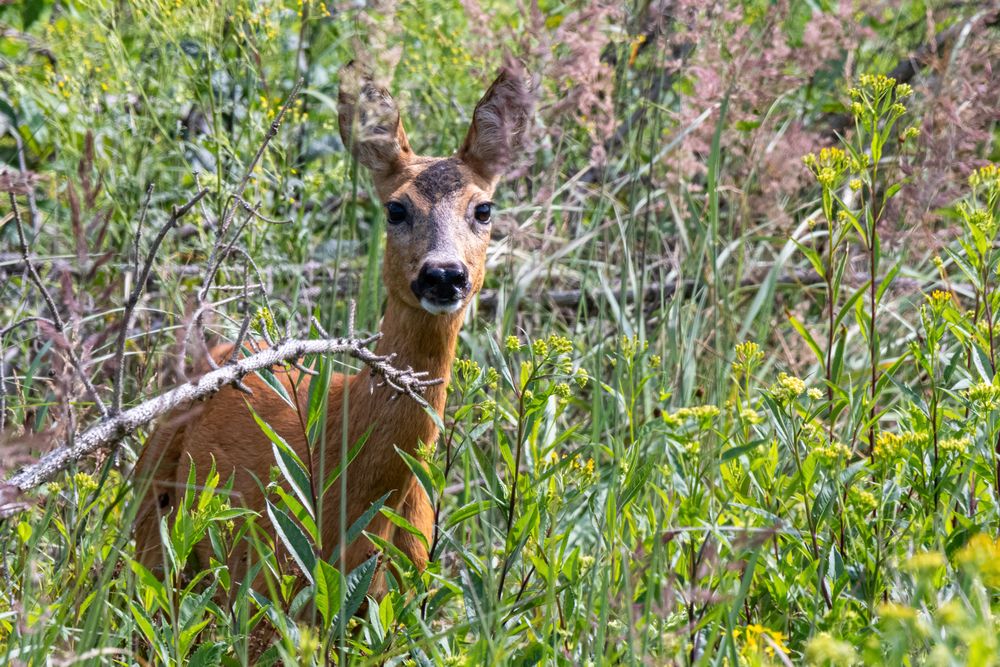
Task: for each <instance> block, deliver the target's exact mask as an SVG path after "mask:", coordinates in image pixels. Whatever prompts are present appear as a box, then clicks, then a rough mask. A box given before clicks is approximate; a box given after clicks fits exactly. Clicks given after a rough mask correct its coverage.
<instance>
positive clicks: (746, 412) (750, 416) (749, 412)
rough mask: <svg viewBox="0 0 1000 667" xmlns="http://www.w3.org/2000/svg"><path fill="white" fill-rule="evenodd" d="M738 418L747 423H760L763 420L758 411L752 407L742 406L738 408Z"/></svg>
mask: <svg viewBox="0 0 1000 667" xmlns="http://www.w3.org/2000/svg"><path fill="white" fill-rule="evenodd" d="M740 419H742V420H743V421H745V422H747V423H748V424H760V423H762V422H763V421H764V418H763V417H762V416H761V415H760V413H759V412H757V411H756V410H754V409H752V408H743V409H742V410H740Z"/></svg>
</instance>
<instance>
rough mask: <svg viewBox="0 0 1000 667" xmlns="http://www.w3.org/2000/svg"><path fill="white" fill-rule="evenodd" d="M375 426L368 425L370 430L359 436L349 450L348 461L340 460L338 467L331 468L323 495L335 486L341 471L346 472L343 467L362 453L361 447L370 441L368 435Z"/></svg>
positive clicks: (324, 485)
mask: <svg viewBox="0 0 1000 667" xmlns="http://www.w3.org/2000/svg"><path fill="white" fill-rule="evenodd" d="M373 428H374V425H373V426H370V427H368V430H367V431H365V433H364V435H362V436H361V437H360V438H358V441H357V442H356V443H354V446H353V447H351V449H350V451H349V452H347V461H342V462H338V463H337V467H335V468H334V469H333V470H331V471H330V474H329V475H327V478H326V481H324V482H323V495H324V496H326V492H327V491H329V490H330V487H331V486H333V484H334V482H336V481H337V480H338V479H340V475H341V473H343V472H344V469H343V468H344V466H345V465H346V466H350V465H351V463H353V462H354V459H355V458H357V456H358V454H360V453H361V448H362V447H364V446H365V443H366V442H368V436H370V435H371V433H372V429H373Z"/></svg>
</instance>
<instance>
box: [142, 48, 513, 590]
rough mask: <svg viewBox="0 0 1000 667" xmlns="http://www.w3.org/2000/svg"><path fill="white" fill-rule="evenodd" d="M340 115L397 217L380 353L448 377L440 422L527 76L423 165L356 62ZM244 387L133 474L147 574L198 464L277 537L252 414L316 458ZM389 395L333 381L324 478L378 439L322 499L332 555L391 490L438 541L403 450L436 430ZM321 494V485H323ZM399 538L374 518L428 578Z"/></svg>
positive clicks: (410, 543)
mask: <svg viewBox="0 0 1000 667" xmlns="http://www.w3.org/2000/svg"><path fill="white" fill-rule="evenodd" d="M338 113H339V124H340V134H341V137H342V138H343V141H344V145H345V146H347V147H349V148H350V149H351V150H352V151H353V154H354V155H355V156H356V158H357V160H358V161H359V162H360V163H361V164H363V165H364V166H365V167H367V168H368V169H369V170H370V171H371V173H372V177H373V179H374V184H375V189H376V191H377V193H378V197H379V198H380V199H381V201H382V203H383V204H384V205H385V211H386V216H387V219H388V223H387V225H386V226H387V240H386V249H385V261H384V265H383V280H384V282H385V286H386V290H387V305H386V309H385V315H384V317H383V320H382V325H381V331H382V334H383V336H382V338H381V339H380V340H379V342H378V345H377V348H376V352H377V353H378V354H395V359H394V365H398V366H400V367H404V368H405V367H407V366H410V367H412V368H413V369H415V370H418V371H421V370H422V371H427V372H428V373H429V374H430V376H431V377H437V378H442V379H443V380H444V383H443V384H439V385H436V386H432V387H429V388H428V389H427V391H426V394H425V398H426V400H427V402H428V403H429V404H430V406H431V407H432V408H433V409H434V410H436V411H437V413H438V415H442V414H443V411H444V406H445V393H446V386H447V382H448V379H449V376H450V371H451V365H452V361H453V360H454V356H455V344H456V341H457V338H458V333H459V329H460V328H461V326H462V321H463V318H464V313H465V309H466V307H467V306H468V304H469V302H470V300H471V299H472V298H473V296H474V295H475V294H476V293H477V292H478V290H479V289H480V287H482V284H483V274H484V271H485V261H486V250H487V245H488V243H489V240H490V216H491V209H492V203H491V201H490V198H491V197H492V195H493V191H494V188H495V187H496V185H497V182H498V181H499V179H500V177H501V175H502V174H503V172H504V170H505V168H507V167H508V166H509V165H510V164H511V162H512V158H513V157H514V155H515V154H516V153H517V151H518V150H519V148H520V144H521V139H522V137H523V134H524V130H525V128H526V125H527V123H528V120H529V117H530V114H531V95H530V92H529V86H528V81H527V77H526V74H525V72H524V70H523V68H522V67H521V66H519V65H516V64H511V65H505V66H504V67H503V68H502V69H501V71H500V74H499V76H498V77H497V79H496V80H495V81H494V82H493V85H492V86H490V88H489V90H488V91H487V92H486V94H485V95H484V96H483V98H482V99H481V100H480V101H479V103H478V104H477V105H476V109H475V111H474V113H473V118H472V124H471V127H470V128H469V130H468V134H467V136H466V138H465V141H464V143H463V145H462V147H461V149H460V150H459V151H458V153H457V154H455V155H453V156H452V157H447V158H434V157H421V156H418V155H416V154H414V152H413V150H412V149H411V148H410V143H409V141H408V140H407V138H406V133H405V132H404V131H403V125H402V122H401V119H400V114H399V110H398V109H397V107H396V105H395V103H394V102H393V100H392V97H390V95H389V94H388V92H386V91H385V90H384V89H381V88H379V87H378V86H377V85H376V84H375V83H374V82H373V80H372V78H371V74H370V73H367V72H364V71H362V68H360V67H359V66H357V65H354V64H348V65H346V66H345V67H344V68H342V69H341V84H340V93H339V97H338ZM216 354H217V355H218V356H219V357H220V358H228V355H229V351H228V350H227V349H220V350H217V352H216ZM275 375H276V376H277V377H278V378H279V379H280V380H281V382H282V383H283V384H284V386H285V388H286V390H287V391H288V393H289V395H291V394H292V393H293V391H295V390H293V384H292V382H293V380H296V386H297V387H298V390H297V396H298V400H299V401H300V404H303V405H304V404H305V403H304V401H306V400H307V397H308V383H309V382H308V381H309V377H308V376H305V375H303V376H299V375H298V374H297V373H294V372H289V373H276V374H275ZM244 383H245V384H246V385H247V386H248V387H249V388H250V389H251V390H252V391H253V393H252V395H249V396H248V395H246V394H245V393H242V392H240V391H238V390H236V389H234V388H232V387H227V388H224V389H222V390H221V391H219V392H218V393H217V394H216V395H215V396H213V397H212V398H210V399H208V400H206V401H203V402H200V403H196V404H193V405H190V406H186V407H184V408H183V409H178V410H175V411H174V412H173V413H171V414H170V415H168V416H167V417H165V418H164V420H163V422H162V423H161V424H160V425H159V427H158V428H157V429H156V431H155V432H154V433H153V435H152V436H151V438H150V440H149V442H148V444H147V445H146V447H145V449H144V451H143V453H142V456H141V457H140V460H139V463H138V465H137V471H136V477H137V479H138V480H145V481H146V483H147V485H148V490H146V491H145V492H144V493H145V495H144V496H143V498H142V501H141V504H140V508H139V513H138V515H137V519H136V524H135V539H136V553H137V559H138V560H139V561H140V562H141V563H142V564H143V565H145V566H146V567H147V568H149V569H151V570H154V571H159V570H161V569H162V563H163V552H162V545H161V537H160V531H159V519H160V517H161V516H163V515H165V514H168V513H170V512H172V511H173V509H174V507H175V506H176V504H177V501H178V494H183V489H184V487H185V485H186V482H187V476H188V471H189V465H190V463H191V462H193V463H194V465H195V470H196V474H197V475H198V477H199V481H200V480H202V479H204V475H205V473H206V472H207V471H208V470H209V469H210V467H211V465H212V463H213V461H214V464H215V466H216V469H217V470H218V472H219V474H220V476H221V478H222V479H223V480H225V479H227V478H228V477H229V475H230V474H233V475H234V478H233V479H234V482H233V491H234V492H235V494H237V497H238V503H239V504H241V505H243V506H245V507H248V508H250V509H253V510H256V511H257V512H258V513H259V514H260V515H261V517H262V519H261V521H262V522H263V525H264V526H265V527H266V528H267V530H268V531H270V532H271V534H272V536H273V529H272V528H271V527H270V526H269V524H267V523H266V516H267V515H266V513H265V512H264V511H263V510H264V506H265V502H264V495H263V493H262V492H261V490H260V488H259V486H258V481H257V480H260V481H261V482H262V483H266V482H267V480H268V478H269V473H270V469H271V467H272V466H273V465H274V464H275V460H274V455H273V452H272V446H271V443H270V441H269V439H268V438H267V436H266V435H265V434H264V433H263V432H262V431H261V429H260V427H259V426H258V425H257V424H256V423H255V421H254V419H253V417H252V415H251V412H250V410H248V408H247V403H249V404H250V406H252V407H253V409H254V410H255V411H256V412H257V414H258V415H260V417H261V418H262V419H263V420H264V421H266V422H267V423H268V424H270V426H271V427H272V428H273V429H274V430H275V431H276V432H277V433H278V434H280V435H281V436H282V437H284V438H285V440H286V441H287V442H288V443H289V444H290V445H291V446H292V447H293V448H294V449H295V450H296V452H297V453H298V454H299V456H300V457H302V459H303V461H306V457H307V448H306V438H305V435H304V430H305V429H304V427H303V425H302V422H301V421H300V417H299V415H298V414H297V413H296V410H295V409H293V408H292V407H290V406H289V405H288V404H287V403H286V402H285V401H284V400H283V399H282V398H280V397H279V396H278V395H277V394H276V393H275V391H274V390H273V389H271V388H270V387H269V386H267V385H266V384H265V382H264V381H263V380H262V379H261V378H259V377H258V376H255V375H254V376H249V377H247V378H246V379H245V380H244ZM345 397H347V406H346V415H345V413H344V400H345ZM393 397H394V391H393V390H392V389H391V388H389V387H387V386H375V384H374V383H373V381H372V379H371V376H370V373H368V372H361V373H359V374H357V375H335V376H334V377H333V378H332V379H331V383H330V388H329V403H328V410H327V414H328V420H327V437H326V439H325V443H326V445H325V447H326V451H325V452H322V453H321V452H319V451H313V452H312V459H313V465H314V467H315V469H317V470H318V469H319V461H320V457H321V456H323V459H322V460H324V461H325V462H326V465H327V468H328V470H329V469H330V468H331V467H332V466H333V465H336V463H337V462H339V461H340V460H341V442H343V441H344V438H343V437H342V429H344V430H346V442H347V443H348V446H351V445H353V444H354V443H356V442H358V441H359V439H360V438H362V437H363V436H364V435H365V434H366V433H368V439H367V441H366V443H365V444H364V446H363V447H362V448H361V450H360V453H359V454H358V456H357V458H355V460H354V461H353V462H352V463H351V465H350V467H349V468H348V469H347V473H346V475H347V481H346V485H347V497H346V498H343V499H342V498H341V497H340V483H339V482H338V483H337V484H334V485H333V487H332V488H331V489H330V491H329V492H328V493H327V494H326V497H324V498H323V499H322V501H321V502H322V504H323V508H322V525H321V526H320V533H321V537H322V544H323V550H324V551H325V552H326V553H325V554H324V556H325V557H329V555H330V553H331V552H332V551H333V549H334V547H336V546H337V539H338V535H340V529H341V526H340V523H339V522H340V517H341V511H340V510H341V502H343V503H344V504H345V507H346V524H345V527H344V529H345V530H346V527H347V526H350V525H351V524H352V523H353V522H354V521H355V520H356V519H358V517H360V516H361V515H362V514H363V513H364V512H365V510H367V509H368V508H369V507H371V505H372V503H373V502H374V501H376V500H377V499H379V498H381V497H382V496H383V495H384V494H385V493H387V492H391V495H390V497H389V501H388V502H387V505H388V506H391V507H393V508H395V510H396V511H397V512H399V513H400V514H402V515H403V516H404V517H406V519H407V520H409V521H410V523H411V524H413V525H414V526H416V527H417V528H419V529H420V531H422V532H423V534H424V535H425V536H426V537H427V539H428V542H429V541H430V539H431V535H432V531H433V522H434V513H433V509H432V507H431V504H430V501H429V500H428V498H427V496H426V495H425V493H424V491H423V489H422V487H421V486H420V484H419V482H417V480H416V478H415V477H414V476H413V474H412V472H411V471H410V469H409V468H408V467H407V465H406V464H405V462H404V461H403V459H402V458H401V457H400V456H399V454H398V453H397V452H396V451H395V449H394V447H399V448H400V449H401V450H404V451H406V452H408V453H411V454H413V453H415V451H416V449H417V447H418V443H421V442H423V443H430V442H432V441H433V440H434V439H435V438H436V437H437V435H438V433H437V427H436V426H435V422H434V420H433V419H432V418H431V417H430V416H429V415H428V414H427V413H426V412H425V411H424V408H422V407H421V406H420V405H418V404H417V403H416V402H415V401H412V400H410V399H407V398H405V397H400V398H399V400H391V399H392V398H393ZM343 419H346V427H345V425H344V422H343ZM316 449H319V447H317V448H316ZM316 483H317V484H320V485H321V484H322V480H318V481H317V482H316ZM394 528H395V527H394V526H393V524H391V523H390V522H389V521H388V520H386V519H385V518H384V517H383V516H382V515H380V514H377V515H376V516H375V519H374V520H373V521H372V522H371V523H370V524H369V526H368V531H369V532H371V533H373V534H375V535H378V536H379V537H381V538H383V539H386V540H389V541H391V542H393V543H394V544H395V545H396V546H397V547H398V548H399V549H400V550H402V551H403V553H405V554H406V555H407V556H408V557H409V558H410V559H411V560H412V561H413V563H414V564H415V565H417V567H419V568H421V569H423V568H424V567H425V566H426V564H427V560H428V553H427V549H426V548H425V547H424V545H423V543H422V542H421V541H420V540H419V539H417V538H415V537H414V536H413V535H411V534H410V533H408V532H405V531H402V530H399V531H395V530H394ZM372 552H373V545H372V544H371V543H370V542H369V541H368V540H367V539H365V538H359V539H357V540H355V542H354V543H353V544H351V545H348V546H347V548H346V550H345V551H344V557H345V559H346V568H347V570H346V571H348V572H349V571H350V570H351V569H353V568H355V567H356V566H358V565H359V564H360V563H362V562H363V561H364V560H365V559H366V557H367V556H368V555H369V554H371V553H372ZM211 553H212V550H211V546H210V545H209V544H207V543H202V544H200V545H198V547H197V548H196V549H195V556H196V557H197V558H198V560H199V561H200V563H201V565H202V566H206V565H207V564H208V562H209V560H208V558H209V556H210V554H211ZM241 560H243V559H239V558H236V557H234V558H232V559H231V560H230V563H229V565H230V568H231V571H232V572H233V576H234V581H236V580H237V579H236V578H235V577H237V576H240V577H242V573H245V571H246V564H245V563H244V562H240V561H241ZM345 574H346V572H345ZM382 579H383V578H382V577H379V578H377V579H376V582H379V581H381V583H375V584H373V586H372V591H371V592H372V594H373V595H376V596H379V595H380V594H381V593H382V592H384V581H382ZM379 588H383V590H378V589H379Z"/></svg>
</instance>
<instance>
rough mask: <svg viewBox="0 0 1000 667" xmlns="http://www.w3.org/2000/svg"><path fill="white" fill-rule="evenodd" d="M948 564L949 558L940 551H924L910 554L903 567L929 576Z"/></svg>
mask: <svg viewBox="0 0 1000 667" xmlns="http://www.w3.org/2000/svg"><path fill="white" fill-rule="evenodd" d="M947 564H948V560H947V559H946V558H945V557H944V554H943V553H941V552H940V551H922V552H920V553H918V554H913V555H912V556H910V558H909V559H907V561H906V563H904V565H903V569H905V570H907V571H908V572H912V573H913V574H916V575H923V576H928V575H931V574H934V573H935V572H936V571H938V570H940V569H941V568H942V567H944V566H945V565H947Z"/></svg>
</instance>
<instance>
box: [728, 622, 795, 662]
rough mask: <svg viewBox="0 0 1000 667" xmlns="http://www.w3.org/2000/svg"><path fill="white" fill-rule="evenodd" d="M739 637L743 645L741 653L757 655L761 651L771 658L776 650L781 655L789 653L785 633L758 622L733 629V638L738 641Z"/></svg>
mask: <svg viewBox="0 0 1000 667" xmlns="http://www.w3.org/2000/svg"><path fill="white" fill-rule="evenodd" d="M741 638H742V640H743V647H742V648H741V649H740V652H741V653H742V654H743V655H758V654H760V653H761V652H763V653H765V654H766V655H767V656H769V657H772V658H773V657H774V656H775V655H776V652H777V651H781V653H782V655H786V656H787V655H788V654H789V649H788V646H786V645H785V635H784V634H783V633H781V632H778V631H777V630H771V629H770V628H766V627H764V626H763V625H760V624H758V623H753V624H751V625H748V626H746V628H736V629H735V630H733V639H735V640H737V641H739V640H740V639H741Z"/></svg>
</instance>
